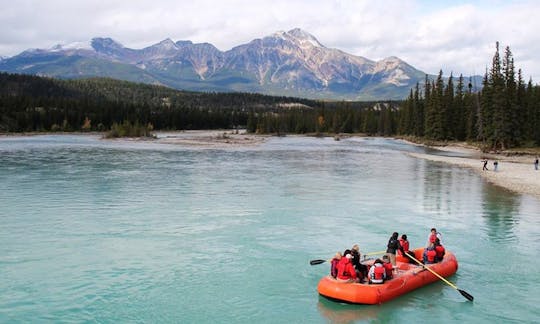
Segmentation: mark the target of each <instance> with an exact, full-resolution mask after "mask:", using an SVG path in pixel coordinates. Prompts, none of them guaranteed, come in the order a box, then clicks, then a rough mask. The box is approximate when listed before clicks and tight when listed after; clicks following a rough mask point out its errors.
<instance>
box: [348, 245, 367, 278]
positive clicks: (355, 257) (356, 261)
mask: <svg viewBox="0 0 540 324" xmlns="http://www.w3.org/2000/svg"><path fill="white" fill-rule="evenodd" d="M351 254H352V260H351V261H352V264H353V266H354V269H355V270H356V275H357V276H358V279H359V281H360V282H361V281H363V280H364V278H367V273H368V269H367V266H366V265H364V264H362V262H360V257H361V256H362V255H361V254H360V247H359V246H358V244H355V245H353V247H352V248H351Z"/></svg>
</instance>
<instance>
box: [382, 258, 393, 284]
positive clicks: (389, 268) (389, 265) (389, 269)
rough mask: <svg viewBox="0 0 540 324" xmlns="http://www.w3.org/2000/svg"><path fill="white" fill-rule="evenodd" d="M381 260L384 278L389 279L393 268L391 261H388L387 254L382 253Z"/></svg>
mask: <svg viewBox="0 0 540 324" xmlns="http://www.w3.org/2000/svg"><path fill="white" fill-rule="evenodd" d="M382 261H383V267H384V273H385V274H386V280H390V279H392V277H393V273H392V271H393V270H394V267H392V263H390V259H389V258H388V255H383V257H382Z"/></svg>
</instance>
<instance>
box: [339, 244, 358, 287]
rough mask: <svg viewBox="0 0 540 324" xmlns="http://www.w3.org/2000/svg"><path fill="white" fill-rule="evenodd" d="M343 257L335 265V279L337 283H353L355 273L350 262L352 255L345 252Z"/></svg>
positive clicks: (355, 277) (347, 251) (349, 252)
mask: <svg viewBox="0 0 540 324" xmlns="http://www.w3.org/2000/svg"><path fill="white" fill-rule="evenodd" d="M343 254H344V256H343V257H342V258H341V260H339V263H338V264H337V278H336V279H338V280H339V281H345V282H355V281H356V280H357V278H358V277H357V276H356V271H355V270H354V267H353V264H352V262H351V259H352V255H351V251H350V250H345V253H343Z"/></svg>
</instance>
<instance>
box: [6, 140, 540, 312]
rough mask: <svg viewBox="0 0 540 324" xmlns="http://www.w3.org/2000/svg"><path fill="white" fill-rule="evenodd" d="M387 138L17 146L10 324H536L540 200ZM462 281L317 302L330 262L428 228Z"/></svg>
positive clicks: (11, 203)
mask: <svg viewBox="0 0 540 324" xmlns="http://www.w3.org/2000/svg"><path fill="white" fill-rule="evenodd" d="M423 150H424V149H423V148H418V147H415V146H410V145H407V144H404V143H402V142H399V141H394V140H388V139H380V138H349V139H343V140H341V141H334V140H333V139H331V138H325V139H320V138H307V137H284V138H272V139H270V140H269V141H268V142H266V143H265V144H263V145H260V146H255V147H243V148H229V149H219V150H218V149H200V148H193V147H181V146H175V145H164V144H155V143H152V142H142V143H141V142H130V141H103V140H100V139H99V138H97V137H93V136H63V135H60V136H33V137H4V138H0V206H1V208H0V274H1V275H0V291H1V292H2V293H1V294H0V322H12V321H15V322H82V321H91V322H126V321H133V322H183V323H216V322H220V323H253V322H257V323H326V322H332V323H356V322H359V323H360V322H400V323H407V322H419V321H428V322H431V321H433V319H434V318H436V319H437V321H438V322H442V323H455V322H464V323H492V322H497V323H500V322H516V323H522V322H534V321H536V320H537V319H538V318H540V308H539V306H538V305H540V293H539V291H540V283H539V282H540V280H539V279H540V277H539V275H538V273H537V269H538V268H539V266H540V262H539V261H538V259H537V253H538V251H539V250H540V239H539V237H540V235H539V234H540V218H539V217H538V215H539V213H540V202H539V201H538V200H537V199H535V198H533V197H530V196H522V195H518V194H514V193H511V192H509V191H506V190H504V189H501V188H498V187H494V186H492V185H489V184H487V183H486V182H485V181H483V180H482V179H481V178H480V177H479V176H478V175H477V174H475V173H474V172H473V171H472V170H469V169H462V168H458V167H455V166H451V165H446V164H442V163H436V162H430V161H425V160H419V159H415V158H412V157H409V156H408V155H406V154H405V153H406V152H411V151H415V152H423ZM434 226H435V227H437V229H439V230H440V231H441V232H442V233H443V243H444V245H445V246H446V248H447V249H449V250H451V251H453V252H454V253H455V254H456V256H457V258H458V261H459V270H458V272H457V274H456V275H454V276H452V277H451V278H450V280H451V281H452V282H454V283H456V284H457V285H458V286H459V287H460V288H461V289H464V290H465V291H467V292H469V293H470V294H472V295H473V296H474V297H475V301H474V303H470V302H468V301H467V300H466V299H465V298H463V296H461V295H460V294H459V293H458V292H457V291H455V290H454V289H452V288H451V287H449V286H448V285H446V284H444V283H442V282H438V283H435V284H432V285H430V286H428V287H424V288H422V289H419V290H416V291H414V292H411V293H409V294H406V295H404V296H402V297H400V298H398V299H396V300H394V301H391V302H389V303H386V304H383V305H377V306H359V305H344V304H339V303H334V302H331V301H328V300H326V299H325V298H323V297H320V296H318V294H317V291H316V286H317V283H318V280H319V279H320V278H321V277H322V276H324V275H326V274H327V272H328V265H327V264H321V265H316V266H310V265H309V260H311V259H326V258H329V257H330V256H331V255H332V254H333V253H335V251H338V250H343V249H345V248H349V247H350V246H352V244H354V243H358V244H359V245H360V247H361V250H362V251H363V252H370V251H380V250H383V249H384V247H385V245H386V242H387V240H388V237H389V236H390V234H391V233H392V232H393V231H398V232H400V234H401V233H406V234H408V236H409V240H410V241H411V246H420V245H423V244H425V241H426V239H427V235H428V232H429V229H430V228H431V227H434Z"/></svg>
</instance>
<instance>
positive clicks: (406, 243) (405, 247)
mask: <svg viewBox="0 0 540 324" xmlns="http://www.w3.org/2000/svg"><path fill="white" fill-rule="evenodd" d="M399 244H400V245H401V247H402V248H403V252H404V253H401V250H398V251H397V253H398V255H401V256H404V257H406V258H407V259H409V263H414V260H413V259H411V257H410V256H408V255H407V254H411V255H414V252H411V251H409V245H410V244H409V241H408V240H407V234H403V235H401V238H400V239H399Z"/></svg>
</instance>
